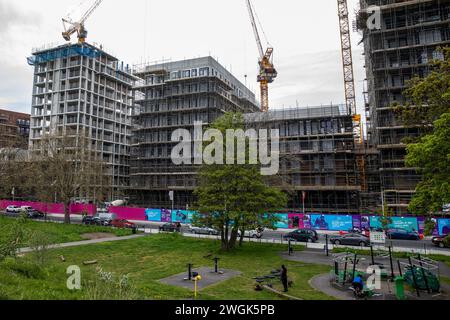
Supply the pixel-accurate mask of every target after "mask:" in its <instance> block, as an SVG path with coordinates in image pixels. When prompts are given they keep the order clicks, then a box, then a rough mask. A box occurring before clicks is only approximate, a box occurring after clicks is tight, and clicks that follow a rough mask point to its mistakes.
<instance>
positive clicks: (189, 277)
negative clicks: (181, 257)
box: [188, 263, 194, 281]
mask: <svg viewBox="0 0 450 320" xmlns="http://www.w3.org/2000/svg"><path fill="white" fill-rule="evenodd" d="M193 266H194V265H193V264H192V263H188V272H189V274H188V279H189V281H191V280H192V267H193Z"/></svg>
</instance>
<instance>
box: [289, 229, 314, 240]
mask: <svg viewBox="0 0 450 320" xmlns="http://www.w3.org/2000/svg"><path fill="white" fill-rule="evenodd" d="M283 239H285V240H289V239H291V240H296V241H300V242H317V241H319V235H318V234H317V231H315V230H312V229H298V230H295V231H293V232H290V233H288V234H286V235H285V236H283Z"/></svg>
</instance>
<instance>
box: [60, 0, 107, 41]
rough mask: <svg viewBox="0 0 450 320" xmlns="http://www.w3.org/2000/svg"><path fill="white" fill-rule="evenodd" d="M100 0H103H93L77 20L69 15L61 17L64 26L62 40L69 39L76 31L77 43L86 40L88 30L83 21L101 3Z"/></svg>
mask: <svg viewBox="0 0 450 320" xmlns="http://www.w3.org/2000/svg"><path fill="white" fill-rule="evenodd" d="M102 1H103V0H95V2H94V3H93V4H92V6H91V7H90V8H89V9H88V10H87V11H86V12H85V13H84V15H83V16H82V17H81V19H80V20H79V21H75V22H74V21H72V19H71V18H70V17H68V18H63V19H62V21H63V27H64V32H63V33H62V36H63V38H64V40H66V41H70V37H71V36H72V35H73V34H74V33H77V37H78V43H84V42H85V41H86V38H87V34H88V32H87V30H86V28H85V27H84V23H85V22H86V20H87V19H88V18H89V17H90V16H91V15H92V13H94V11H95V10H96V9H97V8H98V6H99V5H100V4H101V3H102ZM68 26H69V27H68Z"/></svg>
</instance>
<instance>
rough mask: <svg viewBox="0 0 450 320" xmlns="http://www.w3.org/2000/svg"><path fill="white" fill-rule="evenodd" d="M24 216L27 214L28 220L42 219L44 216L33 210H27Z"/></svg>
mask: <svg viewBox="0 0 450 320" xmlns="http://www.w3.org/2000/svg"><path fill="white" fill-rule="evenodd" d="M22 211H23V210H22ZM26 214H27V217H28V218H30V219H39V218H43V217H44V216H45V214H44V213H43V212H40V211H38V210H35V209H33V208H31V209H30V208H29V209H27V210H26Z"/></svg>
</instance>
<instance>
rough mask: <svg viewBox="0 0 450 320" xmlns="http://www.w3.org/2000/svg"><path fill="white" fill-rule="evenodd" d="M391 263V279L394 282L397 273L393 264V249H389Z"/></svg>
mask: <svg viewBox="0 0 450 320" xmlns="http://www.w3.org/2000/svg"><path fill="white" fill-rule="evenodd" d="M389 261H390V263H391V278H392V280H394V278H395V273H394V263H393V262H392V249H391V247H389Z"/></svg>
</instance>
